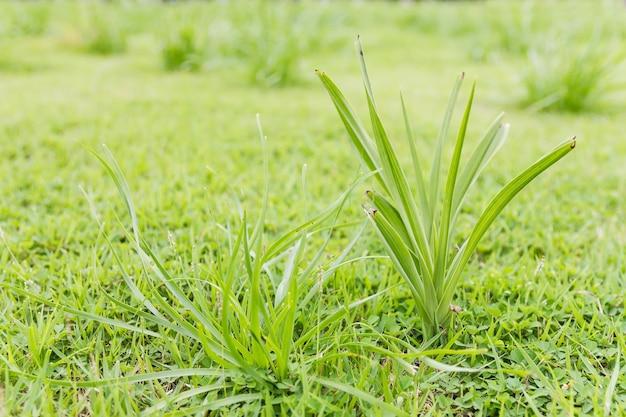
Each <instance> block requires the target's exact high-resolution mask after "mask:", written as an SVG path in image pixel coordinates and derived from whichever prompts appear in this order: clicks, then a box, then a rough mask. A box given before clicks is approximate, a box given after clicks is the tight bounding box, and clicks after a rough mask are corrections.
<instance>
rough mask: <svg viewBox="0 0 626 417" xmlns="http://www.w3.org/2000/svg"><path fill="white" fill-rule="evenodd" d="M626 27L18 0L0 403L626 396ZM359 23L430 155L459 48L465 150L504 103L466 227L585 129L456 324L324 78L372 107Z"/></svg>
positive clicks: (465, 409) (319, 404)
mask: <svg viewBox="0 0 626 417" xmlns="http://www.w3.org/2000/svg"><path fill="white" fill-rule="evenodd" d="M625 28H626V7H624V5H623V2H620V1H615V2H610V1H605V2H598V1H595V2H592V1H569V2H566V1H550V2H548V1H545V2H543V1H542V2H539V1H537V2H534V1H524V2H522V1H506V2H504V1H493V2H492V1H486V2H423V3H420V2H418V3H404V2H389V3H387V2H367V3H361V2H358V3H351V2H340V3H326V2H322V3H319V2H302V3H301V2H296V3H289V4H287V3H281V2H276V3H263V2H261V3H256V2H247V3H237V2H234V3H233V2H224V3H222V2H206V3H204V2H202V3H201V2H180V3H171V4H169V3H168V4H161V3H158V4H152V3H147V4H135V3H134V2H128V3H126V2H123V3H115V2H113V3H110V4H109V3H92V2H76V3H73V2H58V3H57V2H54V3H52V2H51V3H44V2H41V3H38V2H32V3H31V2H28V3H22V2H14V1H6V2H1V3H0V155H1V156H0V157H1V158H2V164H0V415H9V416H12V415H16V416H17V415H20V416H39V415H46V416H47V415H59V416H71V415H98V416H100V415H103V416H104V415H107V416H108V415H138V414H142V415H185V416H186V415H229V416H230V415H265V416H270V415H290V416H291V415H367V416H370V415H371V416H377V415H412V416H415V415H433V416H439V415H451V416H494V415H502V416H504V415H506V416H513V415H559V416H560V415H597V416H608V415H612V416H623V415H626V372H624V371H623V370H624V369H625V368H626V358H625V357H624V354H625V353H626V338H625V334H626V315H625V312H624V298H625V297H624V293H625V291H624V288H625V286H626V250H625V249H624V248H625V247H626V223H625V222H624V219H626V204H624V195H626V164H625V161H626V133H624V120H625V118H626V88H625V86H626V65H624V63H625V62H626V46H625V45H626V43H625V40H626V29H625ZM357 34H359V35H361V37H362V40H363V44H364V48H365V52H366V56H367V61H368V70H369V76H370V79H371V81H372V87H373V90H374V91H375V93H376V104H377V106H378V109H379V111H380V113H381V114H382V118H383V122H384V124H385V126H386V128H387V133H388V134H389V136H390V138H391V141H392V142H393V144H394V146H395V147H396V149H397V150H398V152H399V154H400V155H401V160H400V162H401V163H402V164H406V166H409V165H410V164H411V155H410V150H409V146H408V145H407V142H406V140H405V136H406V135H405V130H404V129H405V127H404V120H403V113H402V107H401V104H400V99H399V91H400V90H402V93H403V96H404V100H405V102H406V104H407V108H408V110H409V113H410V117H411V123H412V125H413V131H414V135H415V138H416V143H417V149H418V151H419V152H420V153H421V154H423V155H424V158H423V159H422V161H429V160H431V156H432V155H433V153H434V152H435V142H436V138H437V135H438V132H439V128H440V125H441V122H442V120H443V117H444V113H445V110H446V104H447V101H448V97H449V94H450V91H451V89H452V86H453V84H454V80H455V78H456V77H457V75H458V74H459V73H460V72H462V71H463V72H465V79H466V82H465V83H464V85H463V86H462V89H461V92H460V100H459V101H460V102H464V101H465V100H466V99H467V97H468V95H469V91H470V84H471V82H472V81H474V80H476V81H477V87H476V96H475V98H474V107H473V112H472V114H471V117H470V121H469V127H468V133H467V139H466V142H467V146H468V147H470V146H472V147H473V145H475V144H476V143H478V140H479V139H480V136H481V134H482V133H483V132H484V130H485V129H486V128H487V126H488V125H489V123H490V122H491V121H492V120H493V119H494V117H495V116H497V115H498V114H499V113H500V112H501V111H505V112H506V114H505V116H504V120H505V121H506V122H507V123H510V125H511V130H510V134H509V139H508V141H507V142H506V143H505V144H504V146H503V148H502V150H501V152H500V153H499V154H498V155H496V156H495V158H494V159H493V161H492V162H491V164H490V165H489V166H488V167H487V168H486V170H485V172H484V175H483V176H482V177H481V178H480V179H479V181H478V182H477V183H476V184H475V186H474V188H473V189H472V190H471V192H470V195H469V202H468V204H466V206H464V208H463V210H462V212H461V213H460V216H459V222H458V228H457V230H456V232H455V234H454V235H453V240H454V242H455V245H456V244H458V245H459V246H460V245H461V244H462V243H463V241H464V240H465V239H466V238H467V237H468V235H469V233H470V232H471V230H472V225H473V224H474V222H475V221H476V219H477V217H478V216H479V214H480V213H481V210H482V209H483V208H484V207H485V206H486V205H487V203H488V202H489V200H490V198H491V197H492V196H493V195H494V194H495V193H496V192H497V191H498V190H499V189H500V188H501V187H502V186H503V185H504V184H505V183H506V182H507V181H508V180H509V179H511V178H513V177H514V176H515V175H516V174H517V173H519V172H521V171H522V170H523V169H524V168H526V167H527V166H528V165H529V164H531V163H532V162H533V161H535V160H536V159H537V158H538V157H540V156H541V155H542V154H544V153H545V152H547V151H548V150H550V149H552V148H553V147H554V146H556V145H557V144H559V143H561V142H563V141H564V140H566V139H568V138H570V137H572V136H576V138H577V146H576V150H575V151H574V152H572V153H571V154H570V155H568V156H567V157H566V158H564V159H563V160H562V161H560V162H558V163H557V164H556V165H555V166H554V167H552V168H550V169H549V170H548V171H547V172H546V173H544V174H542V175H541V176H540V177H539V178H538V179H537V180H536V181H535V182H533V183H532V184H531V185H530V186H529V188H528V189H526V190H524V192H522V193H520V195H519V196H517V197H516V198H515V199H514V200H513V201H512V202H511V203H510V205H509V206H508V207H507V208H506V209H505V210H504V211H503V213H502V215H501V216H500V217H499V218H498V220H496V221H495V223H494V224H493V225H492V226H491V228H490V229H489V231H488V232H487V234H486V235H485V236H484V238H483V240H482V241H481V243H480V244H479V246H478V248H477V250H476V252H475V253H474V254H473V256H472V258H471V261H470V263H469V267H468V268H466V269H465V270H464V272H463V275H462V276H461V279H460V282H459V285H458V288H457V290H456V293H455V294H456V296H455V298H454V300H453V303H454V304H455V305H456V306H458V313H457V314H455V315H454V317H453V321H452V323H451V324H450V325H449V326H448V327H447V328H446V329H444V330H445V332H444V334H442V335H440V336H439V337H437V338H435V339H432V340H427V339H426V338H424V337H423V333H422V332H421V324H420V320H419V318H418V315H417V311H416V305H415V302H414V298H413V296H412V295H411V292H410V291H409V288H408V287H407V285H406V283H405V281H404V280H402V278H401V277H400V275H399V274H398V273H397V272H396V270H395V269H394V266H393V264H392V262H391V261H390V260H389V259H388V258H387V256H386V255H387V253H386V252H385V248H384V246H383V245H382V244H381V242H380V241H379V239H378V237H377V235H376V233H375V231H374V230H373V228H372V227H371V225H370V224H369V223H368V222H367V219H366V215H365V214H364V213H363V209H362V204H363V203H364V202H365V200H366V198H365V197H364V192H365V191H366V190H369V189H371V188H376V187H377V184H375V182H374V180H373V178H371V177H369V178H364V177H362V176H359V173H360V172H362V168H361V166H360V164H359V160H358V158H357V157H356V154H355V152H354V151H353V149H351V146H350V143H349V141H348V140H347V135H346V133H345V131H344V128H343V124H342V122H341V120H340V118H339V117H338V116H337V113H336V111H335V109H334V107H333V104H332V102H331V100H330V99H329V97H328V95H327V94H326V91H325V90H324V88H323V86H322V85H321V83H320V82H319V80H318V79H317V77H316V75H315V72H314V70H316V69H319V70H322V71H325V72H326V73H327V74H329V75H330V76H331V77H332V79H333V80H334V81H335V82H336V83H337V85H339V87H340V88H341V89H342V91H343V92H344V94H345V95H346V96H347V98H348V100H349V101H350V102H351V103H352V105H353V106H354V108H355V110H356V111H357V113H358V114H359V115H362V120H366V119H367V117H366V115H367V105H366V101H365V99H364V95H363V83H362V80H361V76H360V70H359V63H358V60H357V58H356V54H355V51H354V48H353V42H354V39H355V38H356V35H357ZM468 81H469V82H468ZM257 114H259V118H260V122H261V125H262V132H263V133H262V134H260V133H259V126H258V124H257V119H256V115H257ZM461 115H462V108H461V103H459V105H458V106H457V109H456V112H455V114H454V116H453V119H452V132H451V133H450V136H453V133H454V132H456V129H457V128H458V126H459V124H460V121H461ZM367 126H368V128H369V125H367ZM261 136H266V137H267V140H266V141H264V140H262V139H261V138H260V137H261ZM450 143H452V142H450ZM101 144H106V148H102V147H101ZM90 149H91V150H93V151H95V152H96V153H97V154H98V155H100V156H101V157H102V158H104V160H105V161H106V164H108V165H106V164H105V165H103V164H102V163H101V162H100V161H99V160H98V159H97V158H96V157H94V155H93V154H92V153H91V152H90ZM107 149H108V150H109V151H110V153H111V154H112V155H113V157H114V158H115V161H117V164H119V167H120V169H121V171H119V172H118V171H116V165H115V162H113V160H112V159H108V151H107ZM445 151H446V153H445V155H446V159H445V160H446V161H448V160H449V159H450V156H451V154H452V145H450V147H449V149H446V150H445ZM463 156H464V157H465V158H467V154H463ZM106 167H108V168H110V169H111V173H112V176H113V177H115V180H117V181H118V185H119V186H120V187H121V192H120V191H119V190H118V188H117V187H116V182H115V181H114V180H112V178H111V175H109V173H108V172H107V169H105V168H106ZM424 169H425V170H426V169H430V166H424ZM121 172H123V174H124V176H125V180H124V179H122V177H121V176H120V175H121ZM124 181H127V182H124ZM126 185H127V186H128V190H129V191H130V193H132V201H129V196H130V194H129V192H128V191H124V187H125V186H126ZM413 185H414V184H413ZM266 189H267V190H268V191H266ZM346 192H347V193H346ZM120 194H121V195H120ZM329 207H330V210H327V208H329ZM325 210H326V211H325ZM129 213H131V215H129ZM319 213H322V215H321V216H318V217H316V216H317V215H318V214H319ZM309 219H314V220H315V221H314V222H308V220H309ZM135 231H137V232H138V233H139V232H140V233H141V235H140V236H138V235H136V234H135ZM139 241H141V242H144V243H142V244H141V246H138V243H137V242H139ZM453 246H454V245H453ZM449 249H451V250H454V249H453V247H452V248H449Z"/></svg>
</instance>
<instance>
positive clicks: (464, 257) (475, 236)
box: [438, 138, 576, 313]
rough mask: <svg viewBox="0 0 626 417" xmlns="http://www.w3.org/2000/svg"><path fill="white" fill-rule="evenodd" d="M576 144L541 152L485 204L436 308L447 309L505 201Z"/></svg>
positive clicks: (571, 143) (461, 250)
mask: <svg viewBox="0 0 626 417" xmlns="http://www.w3.org/2000/svg"><path fill="white" fill-rule="evenodd" d="M575 146H576V138H572V139H570V140H567V141H565V142H563V143H562V144H561V145H559V146H558V147H556V148H555V149H553V150H552V151H551V152H549V153H548V154H546V155H544V156H543V157H542V158H540V159H539V160H538V161H537V162H535V163H534V164H532V165H531V166H530V167H528V168H527V169H526V170H524V171H523V172H522V173H521V174H519V175H518V176H517V177H515V178H514V179H513V180H511V181H510V182H509V183H508V184H507V185H506V186H505V187H504V188H503V189H502V190H501V191H500V192H499V193H498V194H497V195H496V196H495V197H494V198H493V199H492V200H491V201H490V202H489V204H488V205H487V207H486V208H485V210H484V211H483V213H482V214H481V216H480V217H479V219H478V221H477V222H476V225H475V226H474V228H473V229H472V232H471V234H470V236H469V238H468V239H467V241H466V242H465V243H464V244H463V246H462V247H461V249H460V250H459V252H458V253H457V255H456V257H455V258H454V260H453V262H452V265H451V266H450V269H449V272H448V275H447V277H446V284H445V287H444V289H443V297H442V299H441V302H440V305H439V308H438V311H439V312H441V313H443V311H444V310H446V309H448V307H449V304H450V301H451V300H452V296H453V293H454V289H455V288H456V285H457V283H458V280H459V278H460V276H461V272H462V271H463V268H464V267H465V265H467V262H468V261H469V259H470V257H471V256H472V253H473V252H474V249H476V246H478V242H479V241H480V239H481V238H482V237H483V235H484V234H485V232H486V231H487V229H488V228H489V226H491V224H492V223H493V222H494V220H495V219H496V218H497V217H498V215H499V214H500V213H501V212H502V210H503V209H504V208H505V207H506V206H507V204H508V203H509V202H510V201H511V200H512V199H513V198H514V197H515V196H516V195H517V194H518V193H519V192H520V191H521V190H523V189H524V188H525V187H526V186H527V185H528V184H529V183H530V182H531V181H532V180H534V179H535V178H536V177H537V176H538V175H539V174H541V173H542V172H544V171H545V170H546V169H548V168H549V167H550V166H552V165H554V164H555V163H556V162H557V161H559V160H560V159H561V158H563V157H564V156H565V155H567V154H568V153H570V152H571V151H572V150H573V149H574V147H575Z"/></svg>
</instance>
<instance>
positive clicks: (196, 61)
mask: <svg viewBox="0 0 626 417" xmlns="http://www.w3.org/2000/svg"><path fill="white" fill-rule="evenodd" d="M204 59H205V58H204V51H203V46H202V44H201V41H200V39H199V36H198V35H197V32H196V29H195V28H194V26H193V25H187V26H181V27H179V28H177V29H175V30H174V32H173V33H172V34H170V36H169V38H168V39H167V40H166V41H165V42H164V44H163V46H162V47H161V60H162V62H163V67H164V68H165V70H166V71H190V72H195V71H199V70H200V69H201V68H202V65H203V63H204Z"/></svg>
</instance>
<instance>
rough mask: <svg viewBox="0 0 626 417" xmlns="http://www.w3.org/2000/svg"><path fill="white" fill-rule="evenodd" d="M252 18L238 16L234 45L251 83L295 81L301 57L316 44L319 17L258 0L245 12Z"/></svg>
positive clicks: (311, 13)
mask: <svg viewBox="0 0 626 417" xmlns="http://www.w3.org/2000/svg"><path fill="white" fill-rule="evenodd" d="M247 13H254V16H251V15H248V16H240V20H241V21H242V22H243V21H245V22H246V24H244V25H242V26H240V29H239V33H238V34H237V37H236V39H235V42H234V44H233V46H234V48H235V50H236V53H237V55H238V56H239V57H240V58H241V59H242V61H243V64H244V66H245V68H246V72H247V74H248V78H249V79H250V81H251V82H252V83H253V84H257V85H261V86H265V87H276V86H283V85H287V84H290V83H293V82H294V81H296V79H297V75H296V74H297V70H298V65H299V63H300V61H301V59H302V55H303V54H304V52H305V51H306V50H308V49H309V48H310V47H311V46H312V45H313V44H314V42H315V41H316V40H315V39H314V36H313V34H314V33H319V30H316V29H317V28H316V25H318V24H319V23H320V15H319V14H318V13H314V12H312V11H311V10H306V11H304V10H303V9H298V8H297V6H296V5H294V4H289V3H287V2H275V3H274V2H267V1H258V2H256V7H254V8H252V9H250V10H248V11H247Z"/></svg>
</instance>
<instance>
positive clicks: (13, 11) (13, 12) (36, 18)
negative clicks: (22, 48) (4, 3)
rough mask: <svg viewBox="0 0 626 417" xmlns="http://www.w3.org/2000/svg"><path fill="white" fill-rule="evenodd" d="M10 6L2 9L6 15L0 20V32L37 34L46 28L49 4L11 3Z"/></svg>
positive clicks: (20, 34) (40, 33)
mask: <svg viewBox="0 0 626 417" xmlns="http://www.w3.org/2000/svg"><path fill="white" fill-rule="evenodd" d="M11 6H12V7H11V8H10V9H8V10H7V9H5V10H4V12H5V13H6V15H5V16H4V19H2V20H1V21H0V33H3V32H5V33H8V34H10V35H13V36H24V35H26V36H39V35H42V34H43V33H44V32H45V31H46V29H47V28H48V22H49V20H50V6H49V5H47V4H45V3H44V4H41V3H38V4H37V3H36V4H21V3H13V4H12V5H11ZM2 26H4V28H3V27H2Z"/></svg>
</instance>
